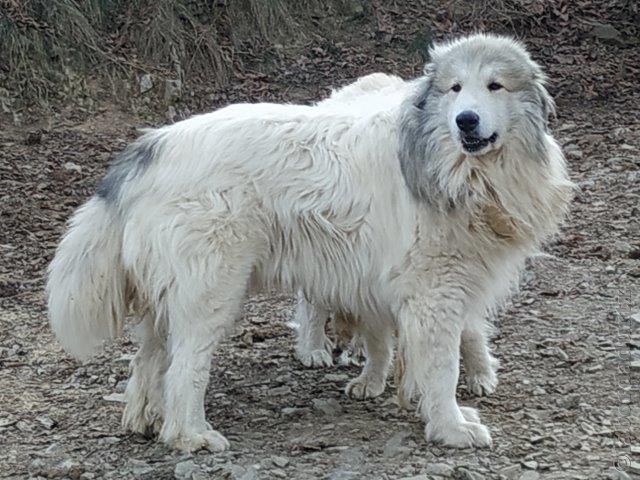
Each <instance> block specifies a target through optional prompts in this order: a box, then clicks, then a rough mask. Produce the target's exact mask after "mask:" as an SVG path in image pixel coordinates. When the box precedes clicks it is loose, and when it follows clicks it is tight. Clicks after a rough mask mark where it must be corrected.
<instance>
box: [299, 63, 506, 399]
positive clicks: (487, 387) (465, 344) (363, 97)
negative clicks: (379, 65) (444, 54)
mask: <svg viewBox="0 0 640 480" xmlns="http://www.w3.org/2000/svg"><path fill="white" fill-rule="evenodd" d="M412 88H415V86H414V84H413V83H412V82H405V81H404V80H402V79H401V78H400V77H397V76H395V75H387V74H384V73H372V74H370V75H366V76H364V77H361V78H359V79H358V80H357V81H355V82H354V83H352V84H349V85H347V86H344V87H342V88H340V89H338V90H334V91H333V92H332V93H331V96H330V97H329V98H327V99H325V100H323V101H321V102H319V103H318V104H317V105H318V106H320V107H325V108H343V107H344V105H348V106H349V109H350V110H351V111H352V112H353V111H354V110H357V111H360V112H367V111H368V110H370V109H371V108H372V105H376V104H377V103H379V102H380V100H383V101H386V102H400V101H402V100H403V99H404V98H405V97H406V96H407V95H409V94H410V93H411V91H412ZM329 320H330V323H332V324H333V330H334V334H335V335H336V342H338V343H339V344H340V345H339V347H341V350H342V354H341V359H343V358H344V359H346V360H347V361H353V362H357V361H358V357H360V356H361V355H363V354H364V351H362V350H363V349H364V346H363V345H362V339H361V338H360V335H358V327H359V319H358V318H356V317H354V316H353V315H351V314H348V313H346V312H340V311H339V310H338V311H337V312H330V311H327V310H325V309H323V308H319V307H316V306H315V305H314V304H313V303H311V302H309V301H308V300H307V299H306V298H305V296H304V294H303V293H302V292H298V295H297V306H296V312H295V323H296V324H297V343H296V357H297V358H298V359H299V360H300V362H301V363H302V364H303V365H304V366H305V367H311V368H319V367H329V366H331V365H333V355H332V354H333V349H334V342H333V341H331V340H330V339H329V338H328V337H327V335H326V333H325V327H326V324H327V322H328V321H329ZM345 323H348V324H349V325H345ZM472 327H473V329H470V330H465V331H463V333H462V345H461V350H462V357H463V361H464V363H465V367H466V373H467V384H468V386H469V390H470V391H471V392H472V393H474V394H475V395H478V396H481V395H488V394H490V393H493V391H494V390H495V388H496V385H497V383H498V377H497V369H498V360H497V359H496V358H494V357H493V356H492V355H491V353H490V351H489V346H488V338H487V330H488V325H487V326H485V327H484V328H481V325H480V324H479V322H478V324H477V325H476V324H474V325H472ZM385 354H388V355H390V353H385ZM397 367H398V368H397V369H398V370H399V369H401V368H402V363H401V362H399V365H397ZM397 373H398V380H399V382H398V383H400V381H401V378H400V377H401V375H400V374H401V372H400V371H398V372H397ZM384 384H385V379H382V382H381V384H380V385H379V387H378V388H377V389H376V390H375V393H377V394H382V393H383V391H384ZM347 392H348V393H350V392H354V393H359V391H358V390H357V389H356V390H354V389H352V388H351V384H349V385H348V386H347ZM368 393H370V394H373V393H374V391H370V392H368ZM368 396H372V395H368ZM399 401H400V403H401V404H407V405H408V399H405V398H403V395H402V392H399Z"/></svg>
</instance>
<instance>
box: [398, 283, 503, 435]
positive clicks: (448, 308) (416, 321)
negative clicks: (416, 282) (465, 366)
mask: <svg viewBox="0 0 640 480" xmlns="http://www.w3.org/2000/svg"><path fill="white" fill-rule="evenodd" d="M455 290H456V289H452V288H446V287H436V288H431V289H428V288H424V289H422V290H421V291H423V292H428V293H424V294H422V295H421V296H416V297H412V298H410V299H409V300H407V301H405V302H404V304H403V305H402V306H401V308H400V310H399V313H398V336H399V348H400V351H401V352H402V355H403V356H404V364H405V365H404V366H405V370H404V375H403V382H404V385H403V386H402V387H401V388H403V391H404V392H408V393H409V396H411V392H412V391H417V392H416V393H418V394H419V396H420V404H419V405H420V406H419V408H420V410H421V413H422V415H423V417H424V419H425V421H426V422H427V425H426V430H425V433H426V437H427V440H428V441H433V442H439V443H443V444H445V445H448V446H452V447H460V448H465V447H471V446H477V447H483V446H489V445H490V444H491V435H490V434H489V430H488V429H487V428H486V427H485V426H484V425H482V424H481V423H480V421H479V417H478V414H477V412H476V411H475V409H473V408H470V407H460V406H458V403H457V401H456V386H457V383H458V375H459V359H460V337H461V334H462V329H463V327H464V309H465V302H464V298H462V296H463V295H464V294H463V293H461V290H462V289H459V290H460V291H455Z"/></svg>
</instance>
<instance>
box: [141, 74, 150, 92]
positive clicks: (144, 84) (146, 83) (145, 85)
mask: <svg viewBox="0 0 640 480" xmlns="http://www.w3.org/2000/svg"><path fill="white" fill-rule="evenodd" d="M138 85H139V86H140V93H146V92H148V91H149V90H151V89H152V88H153V79H152V77H151V74H149V73H145V74H143V75H140V78H139V79H138Z"/></svg>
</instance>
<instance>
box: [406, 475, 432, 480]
mask: <svg viewBox="0 0 640 480" xmlns="http://www.w3.org/2000/svg"><path fill="white" fill-rule="evenodd" d="M431 479H432V477H430V476H429V475H423V474H420V475H414V476H413V477H402V478H401V479H400V480H431Z"/></svg>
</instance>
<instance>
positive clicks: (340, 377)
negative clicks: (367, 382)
mask: <svg viewBox="0 0 640 480" xmlns="http://www.w3.org/2000/svg"><path fill="white" fill-rule="evenodd" d="M324 378H325V380H327V381H329V382H344V381H346V380H349V375H346V374H344V373H327V374H326V375H325V376H324Z"/></svg>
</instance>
